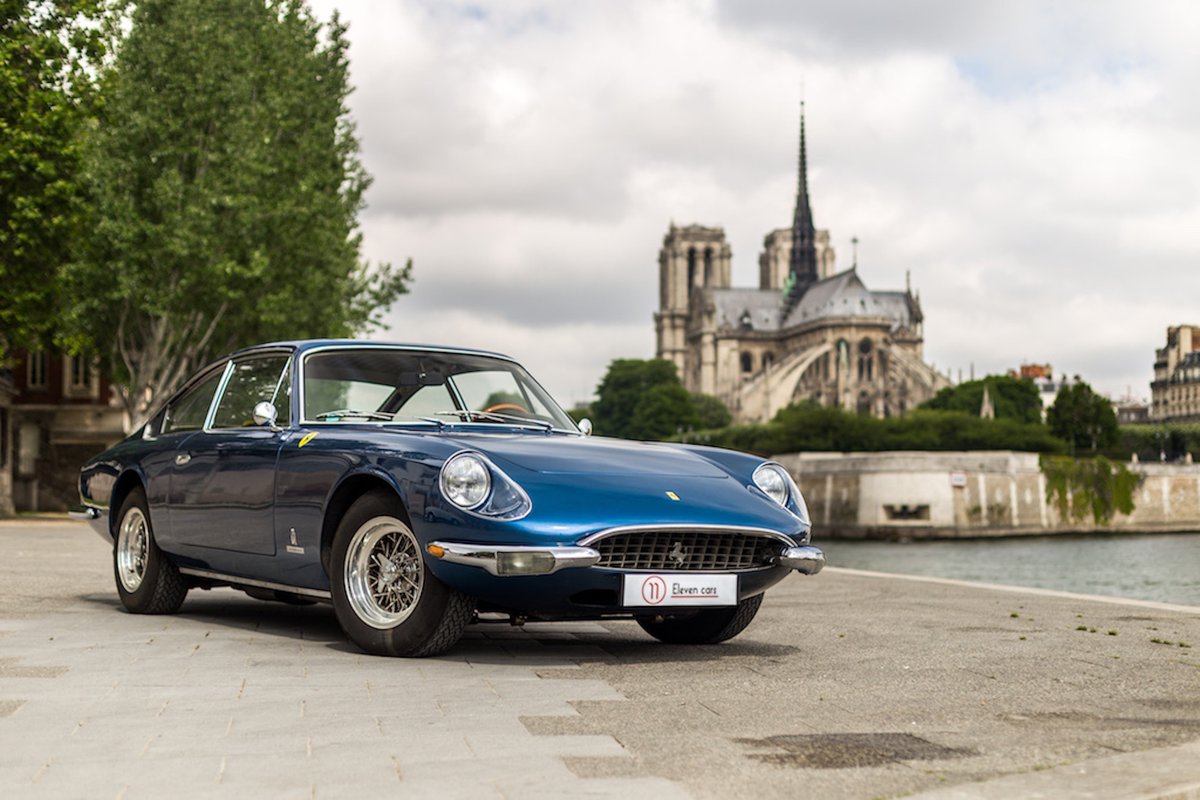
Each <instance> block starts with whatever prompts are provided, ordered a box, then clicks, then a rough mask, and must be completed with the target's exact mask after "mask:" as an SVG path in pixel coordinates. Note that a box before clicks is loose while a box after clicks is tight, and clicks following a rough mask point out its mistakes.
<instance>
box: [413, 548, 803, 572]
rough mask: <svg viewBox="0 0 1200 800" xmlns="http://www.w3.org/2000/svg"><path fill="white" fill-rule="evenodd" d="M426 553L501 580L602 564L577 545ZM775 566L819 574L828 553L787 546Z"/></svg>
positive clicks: (431, 550) (593, 553)
mask: <svg viewBox="0 0 1200 800" xmlns="http://www.w3.org/2000/svg"><path fill="white" fill-rule="evenodd" d="M425 550H426V552H428V553H429V555H431V556H433V557H434V558H437V559H440V560H442V561H446V562H448V563H451V564H461V565H464V566H469V567H477V568H479V569H482V570H484V571H486V572H488V573H489V574H491V575H496V576H500V577H506V576H517V575H550V574H553V573H555V572H558V571H559V570H562V569H574V568H578V567H593V566H595V565H597V564H598V563H600V551H599V550H596V549H595V548H592V547H583V546H577V545H569V546H556V547H542V546H537V545H529V546H522V545H479V544H469V543H465V542H444V541H437V542H430V543H429V545H428V546H427V547H426V548H425ZM775 563H776V564H777V565H779V566H782V567H788V568H790V569H793V570H795V571H796V572H799V573H800V574H801V575H816V574H817V573H818V572H820V571H821V570H822V569H823V568H824V567H825V553H823V552H822V551H821V549H820V548H817V547H813V546H812V545H797V546H793V547H785V548H783V550H782V551H780V553H779V556H778V557H777V558H776V559H775Z"/></svg>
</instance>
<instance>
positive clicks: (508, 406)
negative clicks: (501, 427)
mask: <svg viewBox="0 0 1200 800" xmlns="http://www.w3.org/2000/svg"><path fill="white" fill-rule="evenodd" d="M493 411H517V412H520V413H522V414H528V413H529V409H528V408H525V406H519V405H517V404H516V403H497V404H496V405H494V406H488V407H487V408H485V409H484V410H483V413H484V414H489V413H491V412H493Z"/></svg>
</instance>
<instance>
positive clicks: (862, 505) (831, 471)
mask: <svg viewBox="0 0 1200 800" xmlns="http://www.w3.org/2000/svg"><path fill="white" fill-rule="evenodd" d="M775 459H776V460H777V461H779V463H781V464H783V465H784V466H785V467H787V468H788V470H789V471H790V472H791V473H792V476H793V477H795V479H796V482H797V483H798V484H799V485H800V488H801V490H802V491H803V493H804V498H805V500H807V501H808V507H809V512H810V513H811V515H812V520H813V527H814V529H816V530H817V531H818V534H819V535H826V536H842V537H847V538H881V539H908V538H914V539H915V538H954V537H968V536H1012V535H1038V534H1046V533H1066V532H1077V531H1082V532H1093V531H1096V530H1111V531H1130V532H1135V531H1136V532H1150V531H1185V530H1191V531H1200V465H1192V464H1158V463H1153V464H1152V463H1142V464H1131V465H1129V466H1130V468H1131V469H1133V470H1134V471H1135V472H1138V473H1139V474H1141V475H1142V476H1143V477H1142V483H1141V486H1139V487H1138V489H1137V490H1136V491H1135V492H1134V505H1135V507H1134V510H1133V513H1132V514H1129V515H1124V514H1118V515H1117V516H1116V517H1114V518H1113V520H1112V521H1111V522H1110V523H1108V524H1107V525H1104V526H1102V527H1100V528H1098V527H1097V526H1096V525H1094V524H1093V523H1092V521H1091V518H1090V516H1089V518H1088V519H1087V520H1086V521H1085V522H1083V523H1080V522H1076V521H1074V520H1064V519H1062V518H1061V517H1060V515H1059V513H1058V509H1057V508H1055V507H1054V506H1053V505H1052V504H1049V503H1047V502H1046V481H1045V478H1044V477H1043V475H1042V473H1041V470H1040V468H1039V467H1038V456H1037V454H1036V453H1018V452H1012V451H1000V452H956V453H930V452H889V453H795V454H791V455H783V456H776V457H775Z"/></svg>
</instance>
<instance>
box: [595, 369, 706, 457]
mask: <svg viewBox="0 0 1200 800" xmlns="http://www.w3.org/2000/svg"><path fill="white" fill-rule="evenodd" d="M596 396H597V399H596V402H595V403H593V404H592V411H593V413H594V414H595V419H594V423H595V426H596V432H597V433H599V434H603V435H604V436H617V437H621V438H627V439H665V438H667V437H668V436H674V435H676V434H678V433H679V432H680V431H684V430H687V429H689V428H694V427H695V426H696V424H697V423H698V422H699V417H698V416H697V415H696V411H695V409H694V408H693V407H692V402H691V398H690V397H689V396H688V393H687V391H686V390H685V389H684V388H683V386H682V385H681V384H680V383H679V377H678V376H677V375H676V374H675V365H674V364H672V363H671V362H670V361H665V360H663V359H659V358H655V359H649V360H642V359H636V358H626V359H617V360H616V361H613V362H612V363H611V364H610V365H609V367H608V372H607V373H606V374H605V376H604V379H603V380H602V381H601V382H600V386H599V387H598V388H597V389H596Z"/></svg>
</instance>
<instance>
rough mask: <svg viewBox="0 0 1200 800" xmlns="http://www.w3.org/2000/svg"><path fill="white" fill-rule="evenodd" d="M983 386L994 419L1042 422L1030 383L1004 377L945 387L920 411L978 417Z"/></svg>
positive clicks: (989, 377) (1039, 405)
mask: <svg viewBox="0 0 1200 800" xmlns="http://www.w3.org/2000/svg"><path fill="white" fill-rule="evenodd" d="M985 386H986V387H987V390H988V397H989V399H991V401H992V408H993V409H994V410H995V416H996V419H1014V420H1017V421H1018V422H1031V423H1032V422H1041V421H1042V400H1041V397H1040V396H1039V395H1038V390H1037V387H1036V386H1035V385H1034V383H1033V381H1031V380H1029V379H1028V378H1025V379H1019V378H1012V377H1009V376H1008V375H989V376H987V377H986V378H983V379H981V380H977V381H967V382H966V383H960V384H958V385H957V386H947V387H946V388H944V389H942V390H941V391H939V392H938V393H937V394H936V395H934V396H933V397H932V398H930V399H929V400H927V401H925V402H924V403H923V404H922V405H921V408H927V409H930V410H933V411H962V412H965V413H967V414H974V415H976V416H978V415H979V410H980V408H981V407H982V405H983V390H984V387H985Z"/></svg>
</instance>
